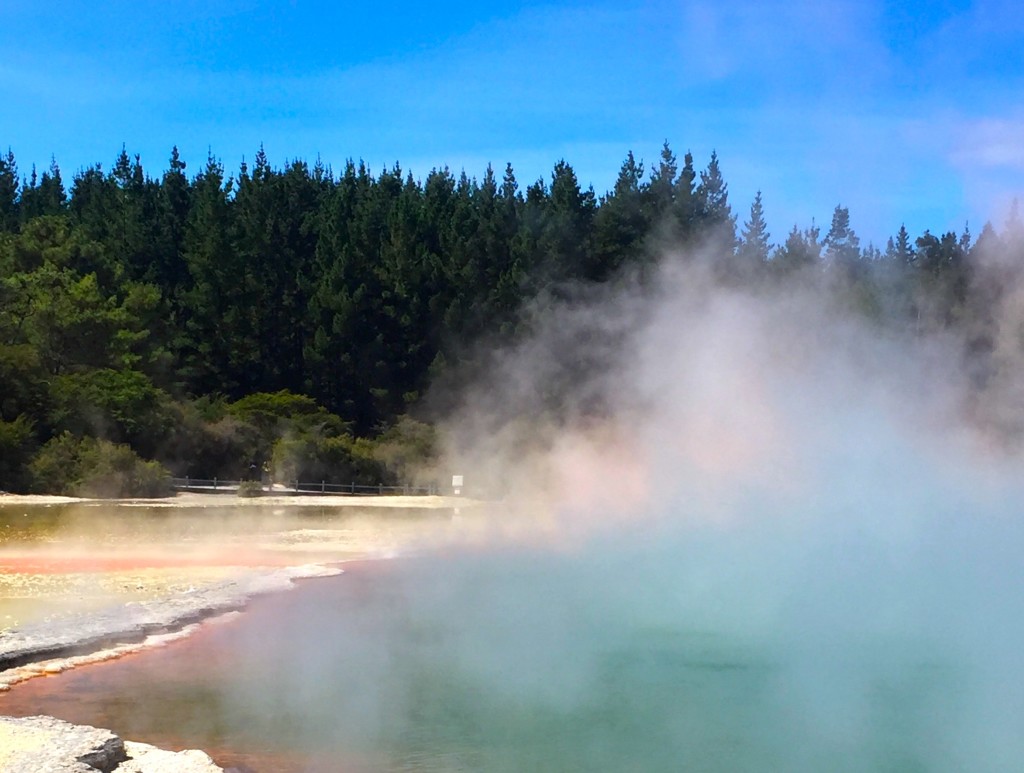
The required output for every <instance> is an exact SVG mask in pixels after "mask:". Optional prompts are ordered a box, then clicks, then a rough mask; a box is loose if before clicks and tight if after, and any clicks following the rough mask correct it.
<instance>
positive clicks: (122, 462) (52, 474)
mask: <svg viewBox="0 0 1024 773" xmlns="http://www.w3.org/2000/svg"><path fill="white" fill-rule="evenodd" d="M30 470H31V473H32V478H33V488H34V489H35V490H36V491H38V492H41V493H48V494H66V495H70V496H82V497H105V498H114V497H163V496H170V494H171V493H172V489H171V485H170V484H171V481H170V476H169V474H168V472H167V470H166V469H164V467H163V466H162V465H160V464H158V463H157V462H151V461H146V460H145V459H142V458H141V457H139V456H138V454H136V453H135V452H134V451H132V449H131V448H129V447H128V446H126V445H123V444H118V443H111V442H109V441H107V440H97V439H95V438H78V437H75V436H74V435H72V434H71V433H69V432H65V433H63V434H62V435H59V436H57V437H55V438H53V439H52V440H51V441H50V442H48V443H47V444H46V445H45V446H43V448H42V449H41V450H40V451H39V453H38V454H37V455H36V458H35V459H34V460H33V461H32V463H31V465H30Z"/></svg>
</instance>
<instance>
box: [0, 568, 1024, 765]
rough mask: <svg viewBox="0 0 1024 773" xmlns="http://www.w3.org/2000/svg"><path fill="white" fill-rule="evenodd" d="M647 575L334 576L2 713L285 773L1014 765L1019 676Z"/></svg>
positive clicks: (392, 572) (468, 572) (42, 683)
mask: <svg viewBox="0 0 1024 773" xmlns="http://www.w3.org/2000/svg"><path fill="white" fill-rule="evenodd" d="M655 558H658V559H659V560H660V559H663V558H664V556H663V555H662V556H652V555H647V556H644V555H636V554H633V555H624V554H623V555H605V556H604V558H603V560H601V561H596V562H595V560H594V556H593V555H592V554H587V555H585V556H584V555H566V554H565V553H563V552H548V551H543V550H524V551H513V552H503V553H487V552H483V553H480V552H477V553H469V552H465V551H446V552H444V553H440V554H437V555H433V556H423V557H419V558H414V559H399V560H394V561H377V562H366V563H358V564H352V565H350V566H349V569H348V571H346V572H345V573H344V574H343V575H340V576H338V577H334V578H328V579H317V580H308V581H304V582H302V583H301V585H300V587H299V588H298V589H296V590H294V591H291V592H286V593H281V594H277V595H274V596H270V597H264V598H261V599H258V600H257V601H256V602H254V603H253V604H252V606H251V607H250V608H249V609H248V611H246V612H245V613H243V614H241V615H238V616H235V617H232V618H230V619H227V620H224V621H221V622H216V623H212V624H209V625H207V626H205V627H204V628H203V630H202V631H201V632H200V633H198V634H196V635H194V636H193V637H192V638H190V639H188V640H185V641H183V642H180V643H177V644H174V645H172V646H168V647H166V648H164V649H160V650H154V651H150V652H146V653H144V654H141V655H137V656H131V657H128V658H125V659H122V660H120V661H115V662H112V663H107V664H100V665H96V666H88V667H83V668H80V669H76V670H74V671H70V672H66V673H64V674H61V675H57V676H52V677H45V678H40V679H34V680H31V681H29V682H26V683H24V684H22V685H19V686H17V687H16V688H15V689H14V690H12V691H11V692H10V693H8V694H6V695H3V696H0V713H9V714H32V713H40V712H42V713H49V714H53V715H55V716H58V717H61V718H64V719H67V720H69V721H73V722H79V723H88V724H95V725H99V726H105V727H111V728H113V729H115V730H116V731H117V732H118V733H119V734H121V735H122V736H124V737H128V738H132V739H136V740H142V741H146V742H150V743H155V744H159V745H163V746H166V747H171V748H189V747H199V748H203V749H206V750H207V751H208V752H209V753H210V754H211V755H212V756H213V757H214V759H215V760H216V761H218V763H219V764H221V765H224V766H237V767H239V768H240V769H242V770H254V771H288V772H294V773H299V772H304V773H327V772H328V771H339V770H345V771H423V772H426V771H522V770H608V771H621V770H643V771H658V770H665V771H669V770H673V771H674V770H684V771H706V772H707V773H712V772H715V773H717V772H721V773H726V772H727V771H730V772H731V771H779V770H786V771H822V770H828V771H945V770H950V771H952V770H972V771H977V770H992V771H995V770H1013V769H1020V765H1021V764H1022V763H1024V740H1022V739H1024V736H1022V735H1021V734H1020V733H1019V732H1018V731H1019V730H1021V728H1022V722H1024V714H1021V713H1020V712H1019V709H1020V707H1021V705H1022V698H1021V695H1020V693H1019V692H1018V691H1017V688H1018V687H1019V686H1020V685H1019V676H1020V675H1019V674H1018V673H1016V672H1002V673H1001V674H998V673H997V674H993V673H992V672H991V671H990V670H989V669H987V668H986V667H985V664H979V663H977V662H975V661H974V660H973V658H972V657H971V653H970V652H967V651H964V650H962V649H957V648H955V647H954V648H949V647H945V646H942V641H941V640H940V641H938V642H937V641H936V640H935V639H934V637H932V636H930V633H929V632H927V631H925V632H922V631H921V629H920V628H919V627H907V628H899V627H897V628H895V629H893V628H888V629H886V630H880V629H879V628H878V627H877V626H876V625H871V624H867V625H865V626H864V627H863V629H861V631H860V632H859V634H858V632H857V631H856V630H846V629H845V627H844V626H842V625H838V626H833V628H832V630H830V631H821V630H818V631H813V630H808V631H806V632H802V631H800V630H799V629H798V630H782V629H781V628H780V629H778V630H776V629H773V628H771V627H769V628H764V627H763V626H762V625H761V622H760V621H757V620H756V619H754V618H751V616H750V615H744V616H743V619H738V618H734V617H733V615H732V613H731V612H730V611H728V610H725V609H717V610H716V609H713V608H708V609H704V610H703V614H701V613H700V612H701V610H699V609H697V607H696V606H693V605H692V602H693V598H692V597H689V598H682V597H681V596H680V595H679V594H680V593H684V591H683V590H682V589H681V588H678V587H673V586H672V585H671V583H670V582H668V581H667V580H668V578H667V577H665V576H662V578H661V579H662V582H661V583H655V584H651V585H648V583H649V582H651V581H652V579H654V578H653V576H652V575H651V573H650V571H649V569H650V567H649V566H645V565H644V562H646V561H650V560H652V559H655ZM680 558H681V559H683V560H685V559H686V556H681V557H680ZM694 577H695V575H689V578H690V579H691V580H692V579H693V578H694ZM717 590H718V592H719V593H721V592H722V591H723V589H722V588H718V589H717ZM748 590H753V588H748ZM721 599H722V601H723V602H729V601H731V599H729V598H728V597H727V596H721ZM757 601H758V602H759V603H764V602H766V597H764V596H761V597H759V598H758V599H757ZM701 603H702V604H703V602H701ZM683 607H689V612H690V613H691V614H687V615H679V614H677V613H678V612H679V611H680V610H681V609H682V608H683ZM817 622H818V623H819V624H821V625H826V624H828V622H829V621H828V619H827V618H820V619H818V620H817ZM833 623H834V620H833ZM785 627H786V626H785V625H783V626H782V628H785ZM1004 665H1005V664H1004ZM1000 668H1002V666H1000Z"/></svg>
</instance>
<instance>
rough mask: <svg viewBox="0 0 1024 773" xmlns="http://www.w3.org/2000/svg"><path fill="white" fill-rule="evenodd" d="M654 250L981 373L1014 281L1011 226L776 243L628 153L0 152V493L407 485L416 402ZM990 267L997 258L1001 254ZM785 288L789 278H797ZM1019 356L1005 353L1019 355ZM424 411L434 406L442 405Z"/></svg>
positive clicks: (684, 170)
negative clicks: (852, 315)
mask: <svg viewBox="0 0 1024 773" xmlns="http://www.w3.org/2000/svg"><path fill="white" fill-rule="evenodd" d="M666 249H671V250H672V251H674V252H675V253H677V254H680V255H687V254H700V255H703V256H711V257H710V266H711V271H712V272H713V273H714V274H715V276H716V277H717V281H719V282H721V283H723V284H724V285H732V286H738V287H749V288H764V287H773V288H778V287H784V286H785V284H786V283H787V282H795V281H801V282H804V283H806V282H807V281H808V277H811V278H812V280H813V281H814V282H816V283H820V284H821V285H822V287H827V288H828V291H829V292H832V293H836V295H837V297H840V298H842V299H843V302H844V303H845V304H846V305H847V306H848V307H849V308H850V309H851V310H853V311H855V312H856V313H857V314H859V315H862V316H863V317H864V318H866V319H868V320H870V321H871V323H872V324H878V325H880V326H885V327H887V328H890V329H893V330H900V331H903V332H904V333H906V334H908V335H920V336H925V335H928V334H931V333H934V332H935V331H943V330H950V329H955V330H957V331H960V332H961V333H962V334H963V336H962V337H963V340H964V341H965V342H966V344H965V347H964V348H965V352H964V356H965V358H970V360H971V362H972V363H973V364H974V372H975V373H976V374H977V375H976V377H977V378H978V379H979V380H984V379H985V378H987V375H986V374H987V373H989V372H990V371H991V364H990V363H991V360H992V358H993V352H994V351H995V348H996V342H995V324H996V323H995V318H994V315H995V313H996V312H995V310H996V309H998V308H999V307H1000V306H1001V304H1002V303H1003V300H1004V295H1005V293H1007V292H1008V291H1009V288H1011V287H1014V286H1015V285H1016V284H1017V280H1018V275H1019V273H1020V270H1021V266H1024V228H1022V225H1021V223H1020V222H1019V219H1018V218H1017V215H1016V210H1015V209H1014V211H1013V213H1012V214H1011V216H1010V219H1009V220H1008V221H1007V222H1006V223H1005V224H1002V227H1001V228H999V229H996V228H994V227H992V226H991V225H988V224H986V225H985V226H984V228H983V229H982V230H981V231H980V233H979V235H978V237H977V239H974V238H972V236H971V235H970V234H969V233H968V232H967V231H966V229H965V231H964V232H963V233H961V234H956V233H945V234H940V235H935V234H932V233H930V232H925V233H924V234H920V235H911V234H908V233H907V231H906V229H904V228H900V229H899V230H898V232H896V233H894V234H893V236H892V238H891V239H889V240H888V242H887V243H886V244H885V245H881V246H880V247H878V246H875V245H870V244H868V245H862V244H861V242H860V239H859V238H858V236H857V235H856V233H855V232H854V230H853V229H852V228H851V221H850V213H849V212H848V210H847V209H845V208H843V207H841V206H837V207H836V208H835V210H834V213H833V216H832V221H831V224H830V225H829V227H828V228H827V229H826V228H824V227H818V226H816V225H814V224H813V223H812V224H811V225H810V226H806V225H805V226H804V227H800V226H794V227H793V228H792V230H791V231H790V232H789V233H788V234H784V235H782V236H781V237H780V238H777V240H775V241H774V242H773V239H772V236H771V235H770V234H769V233H768V232H767V228H766V225H765V220H764V211H763V205H762V200H761V195H760V194H758V196H757V197H756V198H755V200H754V201H753V202H752V203H751V204H750V205H749V210H746V208H745V209H744V211H743V212H742V213H736V212H734V210H733V207H732V204H731V203H730V201H729V195H728V186H727V184H726V182H725V179H724V178H723V175H722V172H721V170H720V167H719V159H718V158H717V156H716V155H714V154H712V156H711V158H710V160H709V161H708V163H707V165H706V166H705V167H703V168H701V169H697V168H695V166H694V161H693V158H692V157H691V155H690V154H688V153H687V154H685V156H684V157H683V158H682V159H681V160H680V159H678V158H677V157H676V155H675V154H674V153H673V151H672V150H671V149H670V147H669V146H668V144H666V145H665V147H664V149H663V151H662V153H661V156H660V158H659V159H657V160H656V162H655V163H653V164H652V166H651V168H650V169H646V168H645V165H644V164H643V163H642V162H640V161H638V160H637V159H635V158H634V157H633V155H632V154H629V155H628V156H627V158H626V159H625V161H624V162H623V164H622V167H621V171H620V173H619V176H618V179H617V180H616V182H615V186H614V188H613V190H611V191H610V192H608V193H606V194H604V195H600V196H599V195H597V194H595V192H594V191H593V190H589V189H582V188H581V186H580V183H579V181H578V179H577V177H576V174H575V172H574V171H573V168H572V167H571V166H570V165H569V164H568V163H566V162H565V161H559V162H558V163H557V164H555V166H554V169H553V171H552V173H551V175H550V178H549V179H541V180H537V181H535V182H532V183H530V184H527V185H526V187H525V189H524V188H522V187H521V186H520V183H519V182H518V181H517V179H516V176H515V173H514V171H513V168H512V166H511V165H509V166H507V167H506V168H505V170H504V171H503V172H502V173H501V174H500V175H499V174H497V173H496V172H495V171H494V170H492V169H490V168H488V169H487V170H486V171H485V172H484V174H483V177H482V178H481V179H477V178H474V177H469V176H467V175H466V174H465V173H462V174H459V175H455V174H453V173H451V172H450V171H449V170H447V169H442V170H434V171H432V172H431V173H430V174H428V175H427V176H426V178H425V179H422V180H420V179H414V177H413V176H412V175H411V174H408V173H405V172H403V170H402V169H401V168H400V167H399V166H398V165H397V164H396V165H395V166H394V167H393V168H390V169H384V170H382V171H380V172H379V173H374V172H373V171H371V170H370V169H368V168H367V167H366V165H365V164H363V163H358V164H357V163H354V162H348V163H346V164H345V166H344V168H343V169H341V170H334V169H331V168H329V167H325V166H324V165H322V164H319V163H318V164H315V165H313V166H309V165H308V164H307V163H306V162H304V161H293V162H291V163H288V164H287V165H285V167H284V168H283V169H275V168H273V167H271V166H270V165H269V163H268V161H267V158H266V155H265V154H264V152H263V151H262V149H261V150H260V151H259V152H258V153H257V154H256V155H255V157H254V159H253V162H252V164H251V165H249V164H246V163H243V164H242V165H241V167H240V168H239V169H238V170H237V172H230V173H229V172H227V171H225V168H224V166H223V164H222V163H221V162H220V161H219V160H218V159H217V158H215V157H213V156H212V155H211V156H210V158H209V159H208V160H207V162H206V164H205V166H204V167H203V168H201V169H198V170H187V169H186V167H185V164H184V163H183V162H182V161H181V160H180V158H179V155H178V152H177V150H176V149H175V150H173V151H172V152H171V156H170V161H169V164H168V166H167V168H166V170H165V171H164V172H163V173H162V174H160V175H159V176H153V175H151V174H149V173H148V172H147V171H146V170H144V169H143V167H142V165H141V163H140V160H139V158H138V157H137V156H136V157H132V156H131V155H130V154H129V153H128V152H127V151H126V150H122V152H121V153H120V155H119V156H118V157H117V159H116V161H115V162H114V164H113V166H112V167H111V168H110V169H109V171H107V170H105V169H104V168H103V167H102V166H101V165H96V166H94V167H91V168H87V169H84V170H81V171H79V172H78V173H77V174H75V175H74V177H73V178H72V179H71V181H70V183H69V184H68V183H66V182H65V180H64V177H63V175H62V173H61V170H60V169H59V167H58V166H57V164H56V163H52V164H51V165H50V166H49V168H48V169H46V170H45V171H42V173H39V172H38V170H36V169H35V168H34V167H33V168H31V170H30V171H28V172H27V173H25V171H24V170H19V168H18V164H17V162H16V159H15V156H14V154H13V153H11V152H10V151H8V153H7V154H6V156H4V157H0V489H4V490H8V491H13V492H23V491H39V492H45V493H80V494H90V495H125V494H133V495H139V494H159V493H164V492H166V491H167V476H168V475H170V474H174V475H181V476H184V475H190V476H201V477H212V476H218V477H220V478H239V477H244V476H245V475H246V474H247V471H249V470H250V469H252V466H253V465H257V466H258V467H262V466H263V465H264V463H266V464H267V465H269V466H270V467H271V468H272V470H273V474H274V475H275V476H276V477H278V478H280V479H287V480H294V479H295V478H299V479H302V480H321V479H325V480H328V481H335V482H344V483H347V482H349V481H356V482H361V483H371V484H375V483H380V482H407V481H409V478H410V475H411V474H412V473H411V472H410V470H411V469H412V468H413V466H414V465H415V463H416V462H417V461H419V460H422V459H423V458H425V457H428V456H429V455H430V454H431V449H432V444H433V443H434V438H433V432H432V427H431V419H432V418H433V417H432V414H431V407H430V404H429V403H427V402H425V400H424V396H425V395H426V393H427V390H428V387H429V386H430V385H431V384H432V383H436V382H437V381H438V380H439V379H443V378H444V377H445V376H446V374H450V373H452V372H454V371H456V370H457V369H459V368H463V367H466V366H467V363H468V364H470V365H471V364H472V362H471V361H472V359H473V356H474V354H473V352H475V351H479V350H480V349H481V348H486V347H494V346H498V345H501V344H503V343H509V342H513V341H514V340H516V338H517V337H520V336H523V335H525V334H526V333H527V332H528V323H527V322H526V321H525V319H526V318H525V317H524V316H523V315H522V313H521V312H522V310H523V309H524V308H525V307H526V305H527V304H529V303H531V302H532V301H533V299H535V298H536V297H537V296H538V294H540V293H542V292H544V293H550V292H555V293H556V294H558V293H562V294H571V293H572V291H573V290H572V288H574V287H585V286H591V285H593V284H595V283H609V282H618V281H623V279H622V278H623V277H625V276H630V277H632V278H634V279H636V278H637V277H639V280H637V281H643V275H644V268H645V267H646V266H649V265H651V264H652V263H653V262H654V261H656V260H658V259H659V256H661V255H663V254H664V253H665V251H666ZM992 256H996V257H992ZM798 278H799V279H798ZM1017 346H1018V347H1019V346H1020V342H1018V343H1017ZM434 410H435V412H436V410H437V408H436V405H435V406H434Z"/></svg>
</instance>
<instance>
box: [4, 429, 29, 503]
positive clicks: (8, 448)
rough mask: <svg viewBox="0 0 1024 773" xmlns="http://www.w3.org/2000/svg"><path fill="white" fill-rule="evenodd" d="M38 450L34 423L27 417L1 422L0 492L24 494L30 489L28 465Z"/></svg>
mask: <svg viewBox="0 0 1024 773" xmlns="http://www.w3.org/2000/svg"><path fill="white" fill-rule="evenodd" d="M35 448H36V439H35V436H34V434H33V432H32V422H31V421H29V419H27V418H26V417H25V416H18V418H16V419H15V420H14V421H2V420H0V491H13V492H15V493H19V494H20V493H23V492H25V491H27V490H28V489H29V483H30V476H29V470H28V465H29V462H30V461H31V459H32V454H33V452H34V451H35Z"/></svg>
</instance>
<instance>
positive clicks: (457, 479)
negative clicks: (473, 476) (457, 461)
mask: <svg viewBox="0 0 1024 773" xmlns="http://www.w3.org/2000/svg"><path fill="white" fill-rule="evenodd" d="M452 488H462V476H461V475H452Z"/></svg>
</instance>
